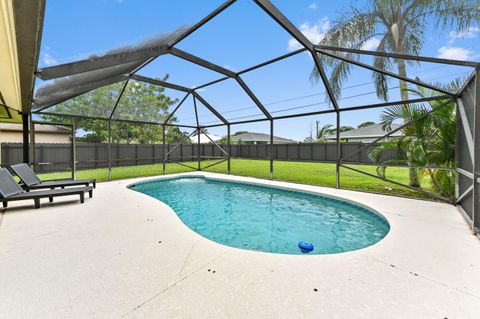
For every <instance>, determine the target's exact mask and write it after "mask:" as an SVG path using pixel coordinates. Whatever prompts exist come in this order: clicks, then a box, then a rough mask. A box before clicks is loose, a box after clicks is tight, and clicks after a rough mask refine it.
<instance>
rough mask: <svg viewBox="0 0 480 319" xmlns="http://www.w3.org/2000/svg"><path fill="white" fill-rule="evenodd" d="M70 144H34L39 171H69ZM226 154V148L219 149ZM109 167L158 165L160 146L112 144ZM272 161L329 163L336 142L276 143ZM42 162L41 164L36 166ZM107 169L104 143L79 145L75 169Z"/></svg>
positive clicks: (363, 159)
mask: <svg viewBox="0 0 480 319" xmlns="http://www.w3.org/2000/svg"><path fill="white" fill-rule="evenodd" d="M176 145H177V144H167V145H165V152H168V151H169V150H172V149H173V148H174V147H175V146H176ZM340 145H341V151H342V154H345V155H347V154H351V153H354V152H358V151H359V150H360V149H361V148H362V147H364V144H362V143H353V142H349V143H341V144H340ZM70 147H71V146H70V144H36V145H35V154H36V157H35V161H36V163H37V166H36V170H37V171H38V172H53V171H64V170H68V169H69V168H70V156H71V153H70V152H71V149H70ZM222 147H223V149H224V150H225V151H228V147H227V146H226V145H224V146H222ZM374 147H375V145H373V146H369V147H368V148H367V149H365V150H363V151H362V152H360V153H357V154H355V155H354V156H352V157H350V158H348V159H346V160H345V161H346V162H349V163H358V164H366V163H369V164H372V161H370V159H369V158H368V154H369V153H370V152H371V150H372V149H373V148H374ZM231 148H232V157H236V158H245V159H269V158H270V145H268V144H256V145H254V144H237V145H232V146H231ZM22 152H23V150H22V144H21V143H3V144H2V163H3V164H4V165H9V164H15V163H20V162H21V161H22V157H23V153H22ZM111 152H112V166H114V167H115V166H129V165H144V164H153V163H161V162H162V159H163V154H164V146H163V145H162V144H112V145H111ZM197 154H198V146H197V144H182V145H180V146H178V147H177V148H176V149H175V150H174V151H173V152H171V153H170V154H169V157H168V159H169V160H170V161H196V160H197ZM200 155H201V156H204V157H221V156H223V153H222V151H221V150H220V149H218V148H217V147H216V146H215V145H213V144H201V145H200ZM395 156H396V153H395V151H387V152H385V153H384V154H383V156H382V159H381V160H382V161H384V160H386V159H389V158H394V157H395ZM273 158H274V159H275V160H284V161H312V162H331V163H335V162H336V159H337V145H336V143H300V144H275V145H274V146H273ZM38 163H41V165H38ZM104 167H108V144H104V143H78V144H77V168H78V169H93V168H104Z"/></svg>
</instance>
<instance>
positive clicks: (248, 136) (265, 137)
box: [232, 132, 298, 144]
mask: <svg viewBox="0 0 480 319" xmlns="http://www.w3.org/2000/svg"><path fill="white" fill-rule="evenodd" d="M232 140H233V141H234V142H238V141H239V140H241V141H242V142H267V143H269V142H270V135H269V134H264V133H255V132H246V133H242V134H239V135H234V136H232ZM273 143H277V144H278V143H298V142H297V141H295V140H291V139H288V138H283V137H278V136H273Z"/></svg>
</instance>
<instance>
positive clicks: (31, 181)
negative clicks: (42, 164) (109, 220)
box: [10, 163, 97, 191]
mask: <svg viewBox="0 0 480 319" xmlns="http://www.w3.org/2000/svg"><path fill="white" fill-rule="evenodd" d="M10 167H11V168H12V170H13V171H14V172H15V174H17V176H18V177H19V178H20V179H21V180H22V182H23V185H22V186H23V188H24V189H26V190H27V191H29V190H34V189H45V188H50V189H54V188H58V187H61V188H65V187H68V186H82V185H83V186H89V185H90V184H92V185H93V188H95V187H96V186H97V181H96V180H95V179H82V180H66V179H64V180H50V181H42V180H40V178H38V176H37V174H35V172H34V171H33V170H32V169H31V168H30V166H28V165H27V164H25V163H21V164H15V165H11V166H10Z"/></svg>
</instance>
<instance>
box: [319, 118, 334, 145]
mask: <svg viewBox="0 0 480 319" xmlns="http://www.w3.org/2000/svg"><path fill="white" fill-rule="evenodd" d="M333 132H335V129H334V128H333V125H332V124H325V125H324V126H322V127H320V121H315V138H316V141H317V142H323V141H325V139H326V138H327V136H328V135H330V134H332V133H333Z"/></svg>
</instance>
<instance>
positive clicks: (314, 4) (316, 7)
mask: <svg viewBox="0 0 480 319" xmlns="http://www.w3.org/2000/svg"><path fill="white" fill-rule="evenodd" d="M308 8H309V9H312V10H317V9H318V4H317V3H316V2H314V3H311V4H309V5H308Z"/></svg>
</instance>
